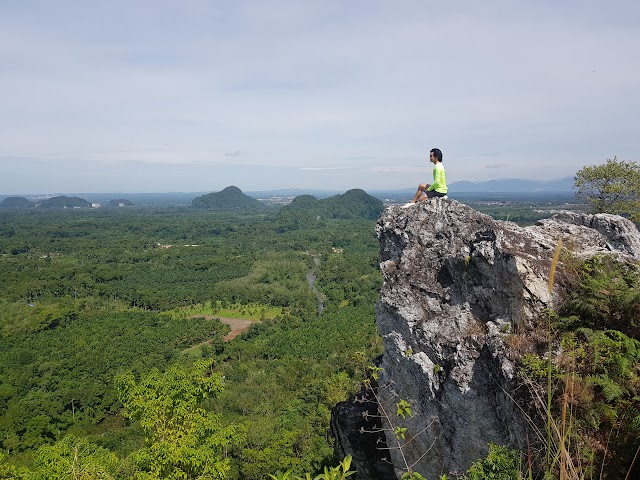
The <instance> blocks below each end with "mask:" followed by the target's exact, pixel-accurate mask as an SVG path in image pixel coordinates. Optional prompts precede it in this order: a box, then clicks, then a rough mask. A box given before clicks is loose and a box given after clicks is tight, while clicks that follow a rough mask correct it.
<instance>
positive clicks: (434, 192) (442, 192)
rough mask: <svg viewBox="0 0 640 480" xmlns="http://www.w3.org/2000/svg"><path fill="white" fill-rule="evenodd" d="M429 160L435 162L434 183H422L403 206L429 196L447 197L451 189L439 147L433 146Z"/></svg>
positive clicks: (408, 205)
mask: <svg viewBox="0 0 640 480" xmlns="http://www.w3.org/2000/svg"><path fill="white" fill-rule="evenodd" d="M429 161H430V162H431V163H433V183H432V184H428V183H421V184H420V185H418V191H417V192H416V194H415V196H414V197H413V198H412V199H411V201H410V202H409V203H407V204H405V205H403V206H402V208H408V207H410V206H411V205H414V204H416V203H418V202H424V201H425V200H426V199H427V198H435V197H446V196H447V192H448V191H449V189H448V188H447V180H446V178H445V175H444V167H443V166H442V152H441V151H440V149H439V148H432V149H431V152H429Z"/></svg>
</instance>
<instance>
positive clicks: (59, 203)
mask: <svg viewBox="0 0 640 480" xmlns="http://www.w3.org/2000/svg"><path fill="white" fill-rule="evenodd" d="M90 206H91V202H89V201H87V200H85V199H84V198H80V197H67V196H65V195H61V196H59V197H51V198H47V199H45V200H41V201H39V202H37V203H36V207H38V208H51V209H57V208H82V207H90Z"/></svg>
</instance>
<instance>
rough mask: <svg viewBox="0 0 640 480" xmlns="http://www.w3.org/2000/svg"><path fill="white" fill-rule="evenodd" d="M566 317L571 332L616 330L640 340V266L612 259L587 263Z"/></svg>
mask: <svg viewBox="0 0 640 480" xmlns="http://www.w3.org/2000/svg"><path fill="white" fill-rule="evenodd" d="M562 313H563V314H564V316H565V322H567V321H569V322H570V323H571V328H578V327H582V326H584V327H589V328H594V329H615V330H620V331H621V332H624V333H626V334H627V335H630V336H633V337H638V336H640V265H638V264H633V263H629V262H622V261H620V260H618V259H616V258H615V257H612V256H608V255H598V256H595V257H592V258H590V259H589V260H587V261H585V262H584V263H583V265H582V267H581V273H580V282H579V284H578V285H577V287H576V288H573V289H572V290H571V292H570V296H569V299H568V302H567V304H566V306H565V307H564V308H563V309H562ZM571 315H574V316H573V318H571ZM567 317H568V318H567Z"/></svg>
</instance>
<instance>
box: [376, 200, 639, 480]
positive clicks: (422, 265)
mask: <svg viewBox="0 0 640 480" xmlns="http://www.w3.org/2000/svg"><path fill="white" fill-rule="evenodd" d="M377 235H378V238H379V241H380V256H381V258H380V260H381V264H380V267H381V270H382V273H383V276H384V284H383V287H382V290H381V297H380V300H379V302H378V303H377V305H376V322H377V325H378V330H379V332H380V334H381V335H382V337H383V340H384V354H383V359H382V364H381V367H382V371H381V372H380V378H379V387H378V390H377V392H378V398H379V400H380V407H381V409H380V410H381V412H382V411H383V412H386V414H387V417H388V419H389V420H390V423H387V424H386V426H387V427H389V426H391V427H393V428H395V427H396V426H397V427H400V428H406V431H405V432H404V437H405V438H404V440H401V443H402V444H406V445H405V446H404V447H403V448H402V449H401V450H399V449H397V448H396V449H394V448H393V447H394V446H397V441H396V436H395V435H394V434H393V432H392V431H390V430H387V433H386V440H387V443H388V445H389V447H390V449H389V450H388V452H385V453H383V455H387V454H389V455H390V458H391V460H392V462H393V464H394V467H395V469H396V475H397V476H400V474H401V473H403V471H406V470H407V468H409V467H410V468H411V469H412V470H415V471H417V472H419V473H421V474H422V475H423V476H425V477H426V478H427V479H434V478H438V476H439V475H441V474H442V473H447V474H449V473H455V472H464V471H466V470H467V469H468V468H469V466H470V465H471V463H473V462H474V461H476V460H478V459H479V458H482V457H484V456H485V455H486V453H487V449H488V444H489V443H490V442H493V443H496V444H499V445H509V446H512V447H516V448H523V447H525V446H526V445H527V444H528V442H535V433H534V432H533V431H532V425H531V422H530V421H527V420H526V419H525V415H524V413H523V412H524V411H525V410H526V405H524V404H521V403H522V402H525V403H526V399H524V400H523V397H521V395H520V393H519V392H520V390H518V382H517V377H516V369H515V365H514V363H513V361H512V360H510V355H509V346H508V345H507V339H508V337H509V332H518V333H520V334H523V335H526V332H527V331H528V329H529V328H530V327H531V326H532V325H534V324H535V323H536V321H537V320H539V319H540V317H541V316H542V315H543V312H544V311H545V309H546V308H548V307H550V306H556V303H557V302H561V301H562V296H563V292H562V285H563V277H562V272H561V270H562V269H560V272H559V273H558V274H557V277H556V278H557V282H556V287H555V289H554V291H553V295H552V294H550V293H549V290H548V278H549V274H550V266H551V262H552V258H553V254H554V251H555V248H556V245H557V243H558V240H559V239H561V238H562V239H563V240H564V242H565V245H568V246H569V248H570V249H572V251H573V252H574V253H575V254H579V255H586V254H588V255H592V254H594V253H597V252H617V253H618V254H619V255H621V256H628V257H632V258H640V248H639V247H640V234H639V233H638V231H637V229H636V228H635V226H634V225H633V224H632V223H630V222H629V221H627V220H625V219H623V218H621V217H618V216H612V215H584V214H574V213H564V214H560V215H557V216H556V217H554V218H552V219H549V220H544V221H541V222H539V224H538V225H535V226H532V227H526V228H521V227H519V226H517V225H516V224H514V223H510V222H501V221H495V220H493V219H492V218H491V217H489V216H486V215H483V214H481V213H479V212H477V211H475V210H473V209H471V208H470V207H467V206H465V205H464V204H461V203H458V202H456V201H449V200H442V199H435V200H430V201H427V202H423V203H421V204H418V205H416V206H413V207H410V208H408V209H401V208H399V207H390V208H387V209H386V210H385V211H384V213H383V214H382V216H381V218H380V219H379V221H378V225H377ZM400 400H405V401H406V402H408V403H409V404H410V405H411V410H412V416H411V417H408V416H407V417H406V418H404V419H403V418H402V417H401V416H400V417H399V416H397V415H396V412H397V404H398V402H399V401H400ZM384 421H386V420H385V418H384V415H383V422H384ZM364 478H367V477H366V475H365V476H364Z"/></svg>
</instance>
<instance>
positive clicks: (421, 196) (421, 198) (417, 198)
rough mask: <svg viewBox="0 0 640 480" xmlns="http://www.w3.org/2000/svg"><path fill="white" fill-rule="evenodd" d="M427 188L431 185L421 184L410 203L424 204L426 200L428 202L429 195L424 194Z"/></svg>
mask: <svg viewBox="0 0 640 480" xmlns="http://www.w3.org/2000/svg"><path fill="white" fill-rule="evenodd" d="M427 188H429V185H428V184H426V183H421V184H420V185H418V191H417V192H416V194H415V195H414V196H413V198H412V199H411V202H410V203H416V202H423V201H424V200H426V199H427V194H426V193H424V192H425V190H426V189H427Z"/></svg>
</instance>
